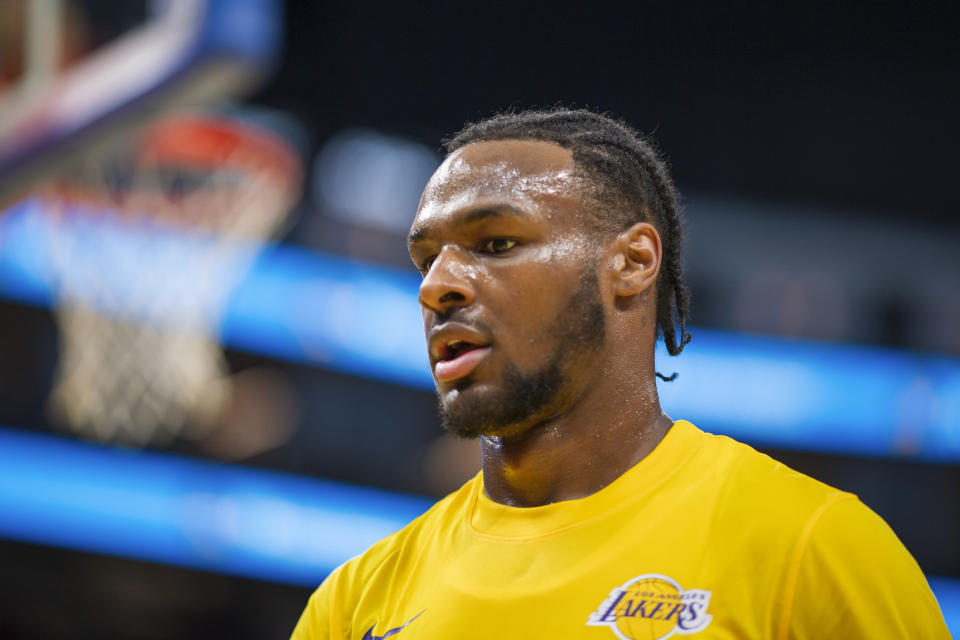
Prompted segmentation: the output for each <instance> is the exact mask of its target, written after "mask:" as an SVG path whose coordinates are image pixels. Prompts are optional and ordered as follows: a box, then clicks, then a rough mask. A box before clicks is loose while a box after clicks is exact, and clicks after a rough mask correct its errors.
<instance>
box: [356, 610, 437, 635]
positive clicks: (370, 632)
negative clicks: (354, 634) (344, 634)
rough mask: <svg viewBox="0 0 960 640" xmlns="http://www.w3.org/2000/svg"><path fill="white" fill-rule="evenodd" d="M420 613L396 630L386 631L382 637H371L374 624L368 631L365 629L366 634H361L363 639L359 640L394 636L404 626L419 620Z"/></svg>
mask: <svg viewBox="0 0 960 640" xmlns="http://www.w3.org/2000/svg"><path fill="white" fill-rule="evenodd" d="M423 611H426V609H424V610H423ZM423 611H421V612H420V613H423ZM420 613H418V614H417V615H415V616H413V617H412V618H410V619H409V620H407V621H406V622H404V623H403V624H402V625H400V626H399V627H397V628H395V629H390V630H389V631H387V632H386V633H385V634H383V635H382V636H375V635H373V627H375V626H377V624H376V623H374V624H373V625H371V626H370V628H369V629H367V632H366V633H365V634H363V638H362V639H361V640H383V638H389V637H390V636H392V635H393V634H395V633H400V632H401V631H403V628H404V627H405V626H407V625H408V624H410V623H411V622H413V621H414V620H416V619H417V618H419V617H420Z"/></svg>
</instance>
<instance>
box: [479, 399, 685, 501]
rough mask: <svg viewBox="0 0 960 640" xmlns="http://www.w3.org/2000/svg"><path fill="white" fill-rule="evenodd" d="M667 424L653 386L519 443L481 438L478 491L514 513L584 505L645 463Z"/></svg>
mask: <svg viewBox="0 0 960 640" xmlns="http://www.w3.org/2000/svg"><path fill="white" fill-rule="evenodd" d="M672 424H673V421H672V420H671V419H670V418H669V417H668V416H667V415H666V414H664V413H663V412H662V411H661V409H660V404H659V402H658V400H657V395H656V387H655V386H653V387H652V389H646V390H645V393H636V392H634V393H627V394H622V395H621V394H618V395H617V397H614V398H595V399H594V400H593V401H591V402H581V403H578V404H577V407H575V408H574V409H573V410H571V411H570V412H569V413H567V414H565V415H562V416H559V417H556V418H553V419H551V420H547V421H545V422H543V423H540V424H538V425H536V426H534V427H532V428H530V429H527V430H526V431H524V432H523V433H522V434H520V435H518V436H513V437H509V438H508V437H499V436H483V438H482V439H481V451H482V461H483V483H484V490H485V492H486V494H487V497H489V498H490V499H491V500H493V501H495V502H499V503H501V504H506V505H511V506H517V507H536V506H540V505H544V504H550V503H552V502H559V501H561V500H573V499H576V498H583V497H586V496H588V495H591V494H593V493H596V492H597V491H599V490H600V489H602V488H604V487H605V486H607V485H608V484H610V483H611V482H613V481H614V480H616V479H617V478H619V477H620V476H621V475H622V474H623V473H624V472H626V471H627V470H628V469H629V468H630V467H632V466H633V465H635V464H636V463H638V462H639V461H640V460H642V459H643V458H645V457H646V456H647V455H648V454H649V453H650V452H651V451H653V449H654V448H655V447H656V446H657V444H658V443H659V442H660V440H662V439H663V437H664V436H665V435H666V433H667V431H669V430H670V427H671V425H672Z"/></svg>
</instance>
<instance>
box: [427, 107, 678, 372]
mask: <svg viewBox="0 0 960 640" xmlns="http://www.w3.org/2000/svg"><path fill="white" fill-rule="evenodd" d="M490 140H542V141H546V142H552V143H554V144H558V145H560V146H561V147H564V148H566V149H569V150H570V152H571V153H572V154H573V159H574V162H575V164H576V168H577V171H578V172H580V173H581V174H582V177H584V178H586V180H585V183H586V189H587V193H586V195H587V197H589V198H590V199H591V200H593V202H594V203H595V204H597V205H598V207H597V208H596V209H597V210H596V212H595V213H592V216H593V220H592V222H593V223H595V225H596V226H597V227H598V228H599V229H600V230H602V231H607V232H614V233H619V232H621V231H623V230H624V229H626V228H628V227H630V226H631V225H633V224H634V223H636V222H640V221H644V222H649V223H650V224H652V225H653V226H654V227H655V228H656V230H657V232H658V233H659V234H660V237H661V241H662V243H663V264H662V265H661V268H660V274H659V277H658V282H657V301H656V314H657V332H658V333H659V334H660V335H661V336H662V337H663V341H664V343H665V344H666V347H667V352H669V353H670V355H672V356H675V355H677V354H679V353H680V352H681V351H683V347H684V345H686V344H687V343H688V342H690V334H689V333H687V330H686V324H687V316H688V315H689V313H690V292H689V290H688V289H687V287H686V286H685V285H684V283H683V264H682V254H681V250H682V247H683V228H682V226H681V223H680V211H679V208H680V207H679V196H678V194H677V190H676V188H675V187H674V186H673V180H672V179H671V178H670V173H669V171H668V170H667V165H666V163H665V162H664V161H663V159H662V158H660V156H659V154H658V153H657V151H656V150H655V148H654V146H653V144H652V143H651V141H649V140H647V139H646V138H644V137H643V136H642V135H641V134H640V133H638V132H637V131H636V130H635V129H633V128H632V127H630V125H628V124H626V123H625V122H623V121H622V120H619V119H616V118H613V117H611V116H608V115H605V114H600V113H596V112H593V111H590V110H587V109H568V108H566V107H554V108H551V109H544V110H531V111H519V112H507V113H501V114H498V115H495V116H492V117H490V118H487V119H485V120H481V121H479V122H472V123H467V124H466V125H465V126H464V127H463V128H462V129H461V130H460V131H459V132H458V133H456V134H454V135H453V136H452V137H451V138H449V139H447V140H445V141H444V143H443V147H444V150H445V151H446V153H447V155H448V156H449V155H450V154H451V153H453V152H454V151H456V150H457V149H460V148H461V147H464V146H466V145H468V144H471V143H473V142H484V141H490ZM678 325H679V332H678V331H677V327H678ZM657 375H658V376H660V377H661V378H663V379H664V380H672V379H674V378H675V377H676V375H677V374H676V373H674V374H673V375H672V376H670V377H669V378H667V377H664V376H662V375H661V374H659V373H657Z"/></svg>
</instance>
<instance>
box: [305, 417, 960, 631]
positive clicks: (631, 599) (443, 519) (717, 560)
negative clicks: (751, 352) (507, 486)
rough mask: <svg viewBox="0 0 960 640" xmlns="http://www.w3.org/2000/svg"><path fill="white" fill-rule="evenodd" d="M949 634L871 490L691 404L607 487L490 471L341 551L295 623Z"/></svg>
mask: <svg viewBox="0 0 960 640" xmlns="http://www.w3.org/2000/svg"><path fill="white" fill-rule="evenodd" d="M673 635H676V636H677V637H678V638H679V637H680V636H691V640H719V639H721V638H722V639H734V638H737V639H747V638H770V639H776V640H788V639H801V638H803V639H814V638H815V639H817V640H823V639H826V638H830V639H843V640H853V639H860V638H871V639H874V640H877V639H887V638H903V639H908V638H909V639H910V640H924V639H931V640H933V639H936V640H948V639H949V638H950V634H949V632H948V631H947V628H946V625H945V624H944V621H943V617H942V615H941V613H940V610H939V608H938V606H937V603H936V601H935V600H934V597H933V594H932V593H931V591H930V588H929V587H928V586H927V582H926V579H925V578H924V576H923V574H922V573H921V571H920V569H919V567H918V566H917V564H916V562H915V561H914V560H913V558H912V557H911V556H910V554H909V553H908V552H907V550H906V549H905V548H904V547H903V545H902V544H901V543H900V541H899V540H898V539H897V537H896V536H895V535H894V533H893V531H891V530H890V528H889V527H888V526H887V525H886V523H884V522H883V520H881V519H880V517H879V516H877V515H876V514H874V513H873V512H872V511H870V509H868V508H867V507H866V506H864V505H863V504H862V503H861V502H860V501H859V500H858V499H857V497H856V496H854V495H852V494H850V493H845V492H842V491H838V490H836V489H833V488H831V487H829V486H827V485H825V484H822V483H820V482H817V481H816V480H813V479H811V478H809V477H807V476H804V475H803V474H800V473H797V472H796V471H793V470H791V469H789V468H788V467H786V466H784V465H782V464H780V463H778V462H776V461H775V460H773V459H771V458H770V457H768V456H766V455H763V454H761V453H758V452H757V451H754V450H753V449H751V448H750V447H748V446H746V445H743V444H740V443H738V442H736V441H734V440H731V439H729V438H726V437H721V436H713V435H709V434H706V433H703V432H702V431H700V430H699V429H697V428H696V427H695V426H693V425H692V424H690V423H688V422H684V421H678V422H676V423H675V424H674V425H673V427H672V428H671V429H670V431H669V432H668V434H667V435H666V436H665V437H664V439H663V440H662V441H661V442H660V444H659V445H658V446H657V447H656V449H654V451H653V452H651V453H650V455H648V456H647V457H646V458H644V459H643V460H641V461H640V462H639V463H637V464H636V465H635V466H634V467H632V468H631V469H629V470H628V471H627V472H626V473H624V474H623V475H622V476H620V477H619V478H618V479H617V480H615V481H614V482H613V483H611V484H610V485H608V486H606V487H604V488H603V489H601V490H600V491H598V492H597V493H595V494H593V495H590V496H587V497H585V498H581V499H578V500H568V501H563V502H557V503H553V504H548V505H544V506H540V507H531V508H519V507H509V506H505V505H501V504H498V503H495V502H493V501H492V500H490V499H489V498H487V497H486V495H485V494H484V492H483V478H482V475H481V474H478V475H477V476H476V477H474V478H473V479H472V480H470V481H469V482H467V483H466V484H465V485H464V486H463V487H461V488H460V489H459V490H458V491H456V492H455V493H453V494H451V495H449V496H447V497H446V498H444V499H443V500H441V501H440V502H438V503H437V504H436V505H434V506H433V507H432V508H431V509H430V510H429V511H427V512H426V513H425V514H423V515H422V516H420V517H419V518H417V519H416V520H414V521H413V522H411V523H410V524H409V525H408V526H406V527H405V528H404V529H402V530H400V531H398V532H397V533H395V534H394V535H392V536H390V537H388V538H385V539H384V540H381V541H380V542H378V543H377V544H375V545H373V546H372V547H371V548H370V549H369V550H368V551H367V552H365V553H364V554H362V555H360V556H358V557H356V558H354V559H352V560H350V561H348V562H347V563H345V564H344V565H342V566H340V567H339V568H338V569H336V570H335V571H334V572H333V573H332V574H330V576H329V577H328V578H327V579H326V580H325V581H324V583H323V584H322V585H321V586H320V588H319V589H317V590H316V592H315V593H314V594H313V595H312V596H311V598H310V601H309V603H308V604H307V607H306V609H305V610H304V612H303V615H302V616H301V618H300V621H299V622H298V623H297V626H296V629H295V630H294V632H293V640H308V639H326V638H331V639H337V640H340V639H350V640H377V639H379V638H386V637H390V636H396V640H404V639H407V640H413V639H420V640H434V639H436V640H440V639H443V640H451V639H468V638H477V639H480V638H483V639H487V640H489V639H491V638H497V639H501V638H502V639H514V638H516V639H524V640H527V639H530V638H584V639H592V640H612V639H613V638H621V639H630V640H655V639H658V638H667V637H670V636H673Z"/></svg>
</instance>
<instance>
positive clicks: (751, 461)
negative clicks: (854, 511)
mask: <svg viewBox="0 0 960 640" xmlns="http://www.w3.org/2000/svg"><path fill="white" fill-rule="evenodd" d="M699 437H700V440H701V447H700V450H699V452H698V454H699V455H698V458H699V462H700V464H698V465H697V466H698V467H700V468H701V469H702V471H704V472H705V473H703V476H704V478H703V481H704V482H706V483H713V484H714V486H715V491H716V492H717V495H716V497H717V500H718V503H719V504H721V505H723V507H724V509H725V510H727V511H729V512H743V513H744V514H745V515H747V514H749V515H750V519H751V520H753V521H759V522H764V521H767V522H769V523H771V524H776V525H777V526H778V527H779V526H789V525H791V524H793V525H794V526H797V525H802V524H803V523H806V522H808V521H809V520H810V519H811V518H813V517H815V516H816V514H817V513H818V512H820V511H822V510H824V509H827V508H829V507H830V505H832V504H834V503H836V502H838V501H848V500H849V501H853V502H857V503H859V499H858V498H857V497H856V496H855V495H853V494H851V493H848V492H846V491H843V490H841V489H838V488H836V487H833V486H830V485H829V484H826V483H824V482H821V481H820V480H817V479H815V478H813V477H811V476H809V475H807V474H805V473H802V472H800V471H797V470H795V469H793V468H791V467H789V466H787V465H786V464H784V463H782V462H780V461H778V460H776V459H774V458H772V457H771V456H769V455H767V454H765V453H761V452H760V451H757V450H756V449H754V448H753V447H751V446H750V445H747V444H744V443H742V442H739V441H737V440H734V439H733V438H730V437H727V436H722V435H713V434H710V433H705V432H701V435H700V436H699Z"/></svg>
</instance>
